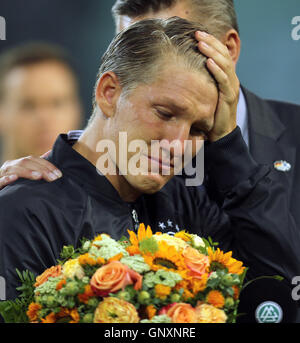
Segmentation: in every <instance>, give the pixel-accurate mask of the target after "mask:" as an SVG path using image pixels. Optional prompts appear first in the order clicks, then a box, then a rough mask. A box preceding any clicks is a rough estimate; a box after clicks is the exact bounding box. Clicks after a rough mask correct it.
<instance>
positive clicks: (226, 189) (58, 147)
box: [0, 128, 300, 299]
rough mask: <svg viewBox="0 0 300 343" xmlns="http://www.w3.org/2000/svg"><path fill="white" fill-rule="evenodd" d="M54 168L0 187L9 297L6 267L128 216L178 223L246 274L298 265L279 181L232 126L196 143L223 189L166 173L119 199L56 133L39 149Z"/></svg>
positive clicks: (34, 262)
mask: <svg viewBox="0 0 300 343" xmlns="http://www.w3.org/2000/svg"><path fill="white" fill-rule="evenodd" d="M48 159H49V161H51V162H52V163H53V164H54V165H56V166H57V167H58V168H59V169H60V170H61V171H62V172H63V177H62V178H61V179H58V180H57V181H55V182H51V183H47V182H45V181H43V180H41V181H30V180H24V179H23V180H19V181H17V182H15V183H14V184H13V185H10V186H8V187H6V188H4V189H3V190H2V191H0V276H3V277H4V278H5V279H6V286H7V299H12V298H14V297H16V295H17V292H16V290H15V288H16V287H17V286H18V282H17V275H16V272H15V269H16V268H18V269H19V270H24V269H29V270H31V271H33V272H34V273H35V274H40V273H42V272H43V271H44V270H45V269H46V268H48V267H50V266H52V265H55V264H56V259H57V258H59V253H60V251H61V249H62V247H63V246H64V245H69V244H73V245H75V246H78V244H79V242H80V239H81V238H82V237H86V238H93V237H94V236H95V235H96V234H99V233H104V232H105V233H108V234H109V235H111V236H112V237H113V238H115V239H119V238H120V237H121V236H123V235H126V234H127V230H128V229H134V228H135V227H136V225H137V224H138V223H145V224H146V225H150V226H151V228H152V230H153V231H154V232H155V231H162V232H176V231H178V230H183V229H184V230H187V231H189V232H191V233H196V234H198V235H200V236H204V237H208V236H210V237H212V239H213V240H214V241H216V242H219V244H220V248H221V249H223V250H225V251H229V250H232V251H233V257H235V258H236V259H240V260H242V261H243V262H244V264H245V265H246V266H247V267H249V271H248V279H252V278H254V277H256V276H259V275H275V274H278V275H282V276H284V277H285V278H286V280H287V282H288V283H289V284H290V283H291V279H292V278H293V277H294V276H295V275H300V256H299V255H300V254H299V250H300V249H299V248H300V231H299V230H297V228H296V226H295V223H294V220H293V218H292V217H291V216H290V214H289V210H288V209H289V204H288V198H287V195H286V191H285V189H283V187H282V186H281V185H280V184H279V183H276V182H275V181H273V180H271V179H270V178H269V176H268V173H269V168H268V167H267V166H260V165H258V164H257V163H256V162H255V161H254V160H253V159H252V158H251V156H250V154H249V152H248V148H247V146H246V144H245V142H244V141H243V138H242V136H241V132H240V129H239V128H236V129H235V130H234V131H233V132H232V133H231V134H229V135H227V136H226V137H224V138H223V139H221V140H219V141H217V142H215V143H208V144H207V145H206V146H205V168H206V177H207V178H209V182H210V185H214V187H215V190H216V191H218V193H219V195H220V196H221V197H222V198H223V202H222V206H220V205H217V204H216V203H215V202H213V201H212V200H210V199H209V197H208V195H207V192H206V190H205V187H204V186H202V187H197V188H196V187H186V186H185V182H184V178H182V177H179V176H176V177H174V178H173V179H172V180H171V181H170V182H169V183H168V184H167V185H166V186H165V187H164V188H163V189H162V190H161V191H159V192H157V193H156V194H153V195H142V196H141V197H140V198H139V199H138V200H137V201H136V202H135V203H130V204H129V203H126V202H124V201H123V200H122V199H121V198H120V196H119V194H118V192H117V191H116V190H115V189H114V188H113V186H112V185H111V184H110V182H109V181H108V180H107V179H106V178H105V177H104V176H101V175H99V173H97V171H96V168H95V167H94V166H93V165H92V164H91V163H90V162H89V161H87V160H86V159H85V158H83V157H82V156H81V155H80V154H78V153H77V152H76V151H75V150H74V149H73V148H72V146H71V143H70V141H69V140H68V136H67V135H60V136H59V137H58V139H57V141H56V143H55V145H54V148H53V150H52V153H51V155H50V157H49V158H48Z"/></svg>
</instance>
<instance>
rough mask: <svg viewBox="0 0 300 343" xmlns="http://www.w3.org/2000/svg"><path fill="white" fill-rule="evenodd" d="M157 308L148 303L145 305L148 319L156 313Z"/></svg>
mask: <svg viewBox="0 0 300 343" xmlns="http://www.w3.org/2000/svg"><path fill="white" fill-rule="evenodd" d="M156 312H157V309H156V308H155V307H154V306H153V305H148V306H147V307H146V313H147V316H148V319H152V318H153V317H154V316H155V315H156Z"/></svg>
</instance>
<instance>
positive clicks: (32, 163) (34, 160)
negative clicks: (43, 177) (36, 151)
mask: <svg viewBox="0 0 300 343" xmlns="http://www.w3.org/2000/svg"><path fill="white" fill-rule="evenodd" d="M22 167H24V168H31V169H32V170H34V171H37V172H43V173H46V174H49V175H50V176H51V174H54V175H55V176H57V178H60V177H62V172H61V171H60V170H59V169H58V168H57V167H56V166H55V165H54V164H52V163H51V162H49V161H47V160H45V159H44V158H41V157H33V156H29V157H25V158H24V163H23V165H22ZM52 176H53V175H52Z"/></svg>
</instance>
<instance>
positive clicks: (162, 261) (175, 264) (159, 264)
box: [143, 241, 188, 278]
mask: <svg viewBox="0 0 300 343" xmlns="http://www.w3.org/2000/svg"><path fill="white" fill-rule="evenodd" d="M143 258H144V260H145V262H146V263H147V264H148V265H149V266H150V268H151V270H153V271H157V270H159V269H164V270H167V271H173V272H176V273H178V274H180V275H181V276H182V277H183V278H186V277H187V273H188V269H187V267H186V265H185V261H184V257H183V256H182V255H181V254H178V251H177V249H176V248H175V247H174V246H170V245H168V244H167V243H166V242H165V241H161V242H159V243H158V250H157V251H156V252H155V253H154V254H143Z"/></svg>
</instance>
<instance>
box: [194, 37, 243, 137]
mask: <svg viewBox="0 0 300 343" xmlns="http://www.w3.org/2000/svg"><path fill="white" fill-rule="evenodd" d="M195 36H196V39H197V40H198V41H199V43H198V47H199V50H200V52H201V53H202V54H203V55H205V56H207V57H208V60H207V68H208V69H209V71H210V72H211V73H212V75H213V76H214V78H215V80H216V81H217V83H218V86H219V100H218V106H217V110H216V114H215V122H214V127H213V129H212V131H211V132H210V133H209V137H208V138H209V140H210V141H211V142H215V141H217V140H219V139H221V138H223V137H224V136H226V135H228V134H229V133H230V132H232V131H233V130H234V129H235V128H236V126H237V124H236V115H237V104H238V99H239V90H240V82H239V79H238V77H237V75H236V72H235V66H234V63H233V61H232V59H231V56H230V54H229V51H228V49H227V47H226V46H225V45H224V44H223V43H221V42H220V41H219V40H218V39H217V38H215V37H214V36H212V35H210V34H207V33H206V32H202V31H197V32H196V34H195Z"/></svg>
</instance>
